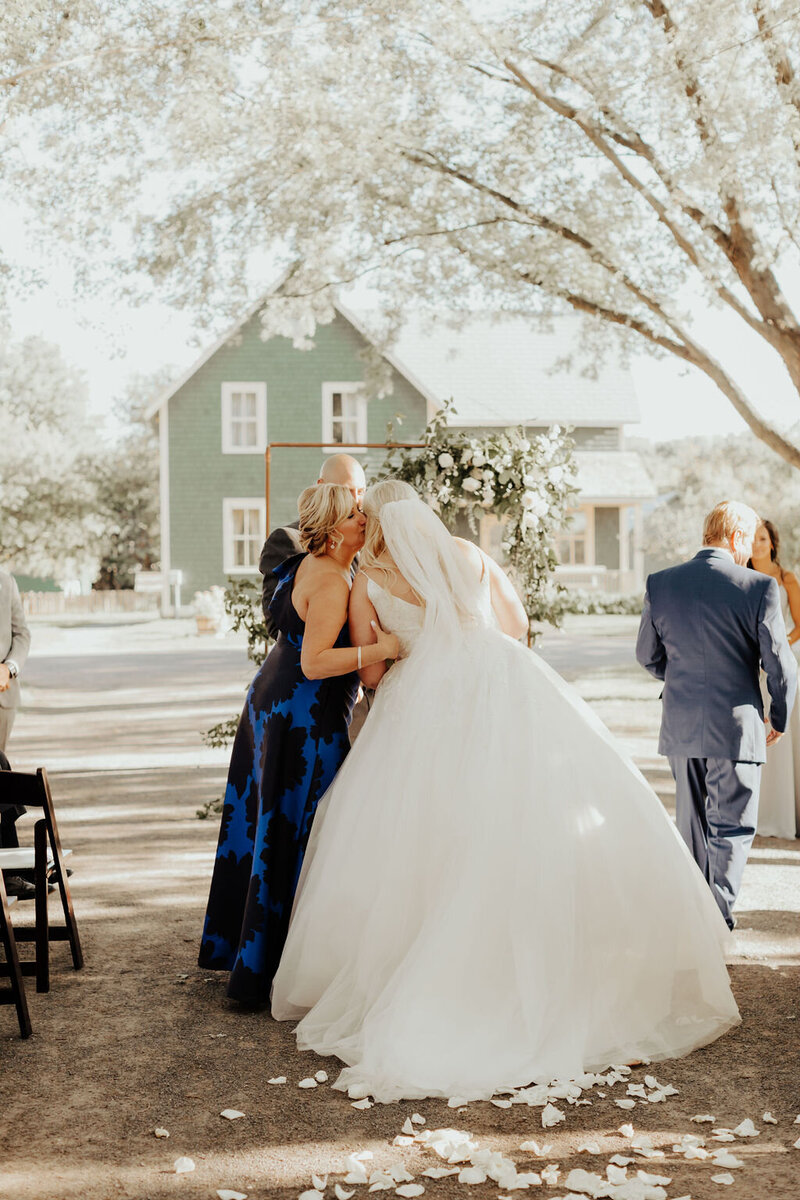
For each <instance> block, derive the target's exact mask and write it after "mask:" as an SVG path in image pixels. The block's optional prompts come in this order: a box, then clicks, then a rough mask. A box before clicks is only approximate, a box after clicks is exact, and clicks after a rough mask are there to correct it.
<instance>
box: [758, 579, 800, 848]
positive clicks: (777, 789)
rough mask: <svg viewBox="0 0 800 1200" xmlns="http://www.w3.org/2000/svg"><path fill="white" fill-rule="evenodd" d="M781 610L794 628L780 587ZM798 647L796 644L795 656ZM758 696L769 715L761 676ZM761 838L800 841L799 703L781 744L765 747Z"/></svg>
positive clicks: (762, 777) (762, 776) (785, 619)
mask: <svg viewBox="0 0 800 1200" xmlns="http://www.w3.org/2000/svg"><path fill="white" fill-rule="evenodd" d="M778 586H779V588H780V593H781V610H782V612H783V619H784V623H785V625H786V628H787V630H789V629H792V627H793V626H794V618H793V617H792V610H791V608H790V606H789V595H788V593H787V591H786V588H785V587H784V586H783V584H782V583H780V582H779V583H778ZM798 650H800V645H799V644H798V643H797V642H795V643H794V645H793V646H792V651H793V652H794V654H795V656H796V655H797V653H798ZM761 695H762V698H763V700H764V712H765V713H766V714H767V715H769V706H770V699H769V692H768V691H767V684H766V676H765V675H764V672H763V671H762V673H761ZM756 832H757V833H758V834H759V836H760V837H777V838H795V837H800V700H796V701H795V704H794V708H793V709H792V711H791V713H790V714H789V720H788V722H787V725H786V731H785V733H784V735H783V737H782V738H781V739H780V741H778V742H776V743H775V745H774V746H769V747H767V761H766V762H765V763H764V765H763V767H762V768H761V786H760V788H759V794H758V828H757V831H756Z"/></svg>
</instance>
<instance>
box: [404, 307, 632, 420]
mask: <svg viewBox="0 0 800 1200" xmlns="http://www.w3.org/2000/svg"><path fill="white" fill-rule="evenodd" d="M579 329H580V318H578V317H568V316H567V317H554V318H552V319H550V321H548V323H547V324H546V325H545V324H544V322H542V321H540V320H538V319H537V318H535V317H532V318H530V319H526V318H524V317H519V316H502V315H501V316H497V317H495V316H493V315H487V314H476V315H474V316H467V317H466V319H464V320H463V323H461V319H459V324H458V325H457V326H455V325H453V324H451V323H450V320H449V319H448V318H447V317H446V316H444V315H442V314H433V315H431V316H425V315H421V316H418V317H415V318H414V319H413V320H412V321H411V322H409V324H408V325H407V326H405V327H404V328H403V330H402V332H401V333H400V336H399V338H398V340H397V342H396V343H395V346H394V350H395V353H396V355H397V358H398V360H399V361H400V362H402V363H404V364H405V365H406V366H407V367H408V368H409V369H410V370H411V371H412V372H413V373H414V375H415V376H416V377H417V379H422V380H424V381H425V385H426V387H427V389H428V390H429V391H432V392H433V393H434V395H435V396H436V398H437V400H438V401H439V403H440V404H441V403H442V402H443V401H444V400H446V399H448V398H449V397H451V396H452V398H453V400H454V401H455V409H456V414H457V415H456V416H455V417H454V418H453V422H452V423H453V424H464V425H475V426H480V425H522V424H531V425H539V424H545V425H546V424H552V423H554V422H560V423H561V424H570V425H595V426H597V425H621V424H624V423H626V422H637V421H638V420H639V419H640V417H639V404H638V400H637V398H636V391H635V389H634V384H633V378H632V376H631V373H630V371H629V370H627V369H626V368H624V367H621V366H618V365H616V364H614V363H608V364H604V365H602V366H600V367H599V368H598V369H597V372H596V376H595V377H592V376H590V375H587V374H581V369H582V367H583V366H584V365H585V362H586V360H585V357H583V358H582V356H581V354H580V344H579ZM570 356H574V358H575V362H574V365H573V366H572V368H571V369H564V368H563V367H562V368H561V369H556V368H557V364H558V363H559V361H563V360H564V359H566V358H569V357H570Z"/></svg>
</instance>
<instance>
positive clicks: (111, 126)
mask: <svg viewBox="0 0 800 1200" xmlns="http://www.w3.org/2000/svg"><path fill="white" fill-rule="evenodd" d="M14 7H15V6H14V5H13V4H12V12H13V11H14ZM17 7H19V8H20V9H22V8H24V7H26V6H24V5H17ZM45 7H46V6H45ZM115 10H116V11H115ZM89 18H91V20H90V19H89ZM45 25H46V26H47V27H46V28H43V32H42V38H44V40H45V43H46V46H47V48H46V51H41V50H40V49H39V46H40V44H41V41H38V42H37V41H36V39H35V38H27V39H26V38H23V37H21V36H20V38H19V39H18V43H14V41H13V39H12V41H11V49H12V54H11V55H10V57H9V60H8V62H7V64H6V67H5V68H3V71H2V74H3V76H4V79H0V89H1V90H0V95H3V96H4V97H5V98H6V104H7V106H8V110H7V118H8V119H7V126H8V130H7V132H6V134H5V135H4V136H6V137H11V136H12V134H13V131H14V129H15V128H21V129H24V130H25V132H26V135H28V136H30V134H31V131H35V132H36V133H37V134H38V135H39V137H40V151H41V152H42V153H43V157H42V163H46V160H47V159H48V155H49V154H51V153H52V150H53V147H54V146H57V148H58V153H59V172H58V180H59V185H58V191H57V200H58V211H59V213H60V215H61V228H62V229H66V228H67V227H69V228H70V229H71V230H72V232H76V231H78V232H80V235H81V237H82V239H83V242H84V244H86V243H87V241H88V242H90V243H92V242H93V243H94V245H95V246H96V247H102V248H104V249H107V247H108V246H109V245H110V244H112V243H110V242H109V238H108V235H109V230H110V229H111V227H112V223H117V224H118V226H119V230H120V232H122V233H124V232H126V231H127V233H128V234H130V235H133V234H134V233H135V238H133V239H132V240H131V242H130V246H131V250H130V253H129V254H128V255H127V256H126V262H125V264H124V265H126V266H127V268H128V269H129V270H137V271H140V272H141V271H144V272H147V273H148V274H149V275H150V277H151V278H152V279H154V280H155V281H156V283H157V284H158V285H159V286H160V287H161V288H163V289H164V290H165V291H166V292H168V294H169V295H170V297H171V298H172V299H174V300H177V301H180V302H182V303H187V304H191V305H194V306H198V307H202V306H203V305H205V306H206V310H207V311H209V312H211V311H214V312H217V311H219V310H220V309H221V308H225V309H226V310H227V311H230V310H232V309H235V308H236V307H237V306H238V305H239V304H240V303H241V299H242V293H243V290H244V289H245V287H246V279H247V273H246V264H247V262H248V259H249V258H250V256H251V255H252V253H253V251H254V250H267V251H271V252H273V253H276V254H278V255H279V256H281V257H282V258H283V259H284V260H285V262H286V263H287V264H294V266H293V268H292V270H291V273H290V276H289V278H288V280H287V281H286V282H285V283H284V286H283V289H282V294H281V296H280V297H276V298H275V299H274V301H273V302H272V303H271V305H270V311H269V313H268V321H269V327H270V328H271V329H272V330H274V331H280V332H290V333H291V334H292V335H294V336H297V335H300V334H302V333H303V332H306V333H308V332H310V331H311V330H313V322H314V320H327V319H330V317H331V315H332V307H331V304H330V293H329V289H330V287H331V286H334V285H336V284H339V283H341V282H347V281H349V280H352V279H354V278H356V277H358V276H361V275H370V276H371V277H372V278H374V279H375V281H376V282H377V283H378V284H379V288H380V291H381V293H382V294H383V295H384V296H386V297H388V298H389V299H390V301H391V305H390V306H391V307H393V308H397V309H400V308H402V307H403V305H407V304H408V303H418V302H419V300H420V298H425V299H429V300H431V301H434V302H437V303H441V302H442V301H446V302H447V303H448V304H449V305H451V306H452V305H459V304H460V305H463V306H465V307H466V306H475V305H476V304H484V305H487V306H489V307H491V308H492V309H495V310H504V311H513V312H521V313H535V312H539V311H541V310H543V309H544V310H551V309H553V308H556V309H558V310H563V309H567V310H569V309H571V310H575V311H577V312H580V313H583V314H585V315H586V316H587V317H588V318H590V319H591V320H592V321H593V322H595V323H596V324H597V327H598V328H600V329H604V328H608V326H609V325H611V326H614V327H616V328H617V329H618V330H619V331H620V333H621V335H622V336H623V337H624V339H625V340H626V341H627V343H628V344H629V345H642V346H647V347H649V348H651V349H653V350H655V351H660V352H664V353H669V354H672V355H675V356H677V357H678V358H679V359H682V360H683V361H685V362H687V363H690V364H692V365H694V366H695V367H697V368H698V369H699V370H701V371H703V372H704V373H705V374H706V375H707V376H708V377H709V378H710V379H711V380H713V382H714V383H715V384H716V385H717V386H718V387H719V388H720V390H721V391H722V392H723V393H724V394H725V395H726V396H727V398H728V399H729V400H730V402H731V403H732V404H733V406H734V407H735V408H736V410H737V411H738V412H739V413H740V414H741V416H742V417H743V418H744V420H745V421H746V422H747V424H748V425H749V426H750V428H751V429H752V430H753V432H754V433H755V434H756V435H757V436H758V437H760V438H761V439H762V440H763V441H765V442H766V443H767V444H768V445H769V446H771V447H772V449H774V450H775V451H777V452H778V453H779V454H781V455H783V457H784V458H785V459H786V460H787V461H789V462H791V463H792V464H793V465H795V466H800V449H799V448H798V447H797V446H796V445H795V444H794V443H793V442H792V440H791V439H790V438H789V437H787V436H786V435H785V434H784V433H782V432H780V431H778V430H776V429H774V428H772V427H770V425H769V424H768V423H767V422H766V421H765V420H764V419H763V417H762V416H761V415H760V413H759V410H758V397H757V396H752V395H748V394H747V393H746V392H745V390H744V389H743V387H742V386H741V384H740V382H738V381H737V379H736V373H735V369H734V368H733V367H732V365H731V363H730V362H728V361H727V360H726V358H725V356H724V355H722V356H720V357H715V356H714V354H712V353H711V351H710V350H709V348H708V347H707V346H706V345H705V344H704V343H703V340H702V338H701V337H700V335H699V334H698V332H697V323H696V320H695V319H694V317H693V313H696V312H697V308H698V306H702V305H705V304H716V305H719V306H722V307H723V308H724V309H725V310H726V311H727V312H728V313H729V314H730V315H731V317H732V319H733V320H735V322H738V324H739V325H740V327H741V328H742V329H743V330H746V331H747V333H748V335H753V336H755V337H756V338H758V339H759V340H760V342H761V343H763V345H764V346H765V347H766V348H767V349H768V351H769V352H770V353H771V354H773V355H774V356H776V358H777V359H778V360H779V361H780V363H782V364H783V367H784V368H785V371H786V373H787V375H788V378H789V379H790V380H791V382H792V384H793V386H794V389H795V391H796V392H798V394H799V395H800V323H798V318H797V313H796V306H795V305H793V302H792V294H791V293H792V287H793V284H794V285H795V290H796V283H797V279H798V276H800V169H799V168H800V81H799V80H798V75H797V72H798V69H800V18H799V17H798V14H797V11H796V7H795V6H794V3H793V0H674V2H673V0H669V2H668V3H663V2H662V0H613V2H610V0H570V2H569V3H567V2H566V0H524V2H521V3H508V4H503V3H501V2H496V3H491V4H490V3H488V2H484V0H472V2H471V3H470V2H467V0H438V2H436V3H430V0H425V2H424V3H423V2H422V0H405V2H404V3H403V5H401V6H397V5H395V4H394V3H392V2H391V0H281V2H280V3H277V2H269V0H229V2H228V3H225V4H219V3H216V2H214V3H212V2H211V0H193V2H192V3H191V4H189V3H188V0H185V2H176V3H173V4H170V5H167V4H165V3H164V4H160V3H157V2H152V3H145V2H144V0H141V2H137V0H132V3H131V4H130V5H126V6H124V10H123V9H121V8H120V6H115V5H113V4H104V3H102V2H101V0H94V2H93V3H91V4H90V3H87V2H83V3H79V4H76V5H75V6H70V15H69V19H67V18H66V17H65V18H64V20H63V21H62V22H61V23H60V24H59V23H58V22H50V23H47V22H45ZM67 29H68V30H69V32H68V33H65V32H64V30H67ZM47 39H49V41H48V40H47ZM59 39H62V40H63V42H64V44H63V45H62V44H61V42H60V41H59ZM75 64H78V65H75ZM78 77H79V79H80V86H79V85H78ZM15 120H16V121H17V126H15V124H14V122H15ZM65 142H66V143H68V144H69V146H70V151H71V152H70V153H69V154H65V153H64V143H65ZM73 152H74V153H73ZM101 157H102V165H100V159H101ZM92 163H94V164H95V168H94V170H93V169H92ZM43 171H44V168H43V167H42V165H41V164H40V163H39V161H38V160H37V161H36V165H35V166H33V165H32V160H31V158H30V156H29V155H25V154H22V155H21V154H20V153H19V152H15V153H13V154H9V155H8V156H7V166H6V168H5V172H6V177H7V180H11V179H13V178H15V177H16V178H18V179H26V180H27V182H28V188H27V192H26V194H27V195H29V196H30V197H32V198H33V199H34V200H36V199H37V198H38V200H39V207H40V209H41V211H43V212H44V211H45V203H44V198H45V195H46V188H45V186H44V184H45V179H46V176H45V175H44V174H43ZM50 183H51V185H52V180H50ZM49 200H50V203H51V204H52V194H51V195H50V197H49ZM118 265H119V264H118ZM797 416H798V417H800V405H798V410H797Z"/></svg>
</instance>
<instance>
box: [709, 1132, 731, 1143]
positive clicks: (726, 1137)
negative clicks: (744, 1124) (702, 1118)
mask: <svg viewBox="0 0 800 1200" xmlns="http://www.w3.org/2000/svg"><path fill="white" fill-rule="evenodd" d="M711 1139H712V1141H715V1142H735V1141H736V1137H735V1135H734V1134H733V1133H731V1131H730V1129H715V1130H713V1132H712V1134H711Z"/></svg>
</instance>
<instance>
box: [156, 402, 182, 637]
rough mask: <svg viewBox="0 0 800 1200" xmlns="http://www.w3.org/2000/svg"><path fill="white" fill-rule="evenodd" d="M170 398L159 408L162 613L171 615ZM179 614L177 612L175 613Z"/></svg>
mask: <svg viewBox="0 0 800 1200" xmlns="http://www.w3.org/2000/svg"><path fill="white" fill-rule="evenodd" d="M168 414H169V400H165V401H164V403H163V404H162V405H161V408H160V409H159V410H158V449H159V472H158V504H159V523H160V527H161V615H162V617H166V616H169V614H170V609H171V607H172V606H171V596H170V585H169V574H170V567H171V558H170V544H169V415H168ZM175 615H176V616H177V612H176V613H175Z"/></svg>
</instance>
